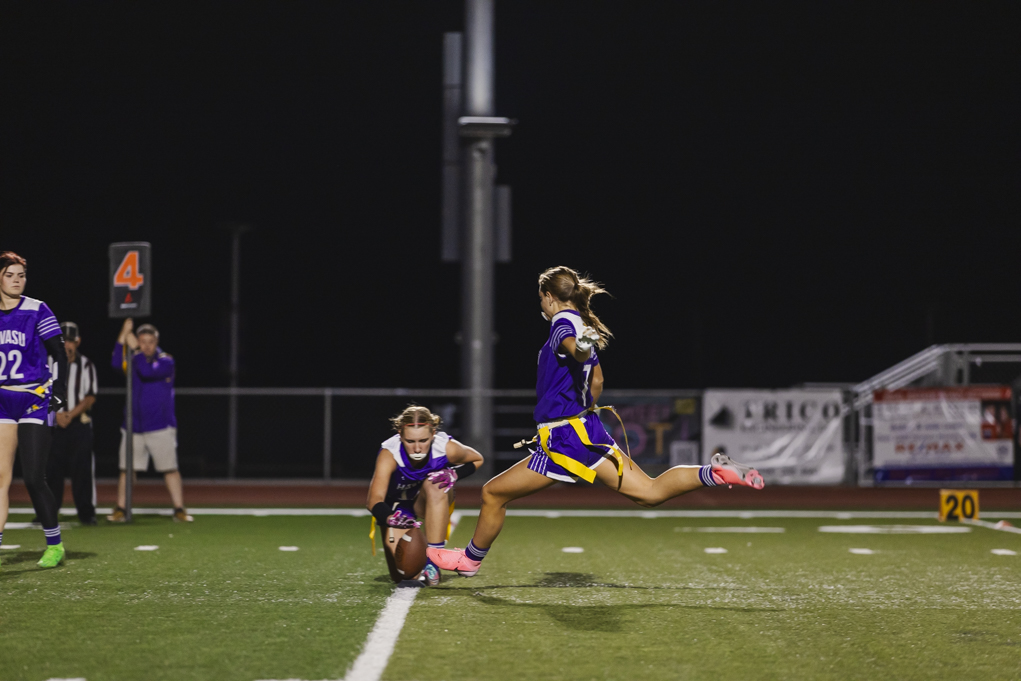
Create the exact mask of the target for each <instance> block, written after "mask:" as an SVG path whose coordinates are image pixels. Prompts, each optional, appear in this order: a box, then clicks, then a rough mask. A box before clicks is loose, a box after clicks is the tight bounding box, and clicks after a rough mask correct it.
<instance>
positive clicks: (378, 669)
mask: <svg viewBox="0 0 1021 681" xmlns="http://www.w3.org/2000/svg"><path fill="white" fill-rule="evenodd" d="M420 588H421V587H418V586H399V587H397V589H395V590H394V592H393V595H392V596H390V598H388V599H386V605H385V606H383V612H381V613H379V619H377V620H376V624H375V626H374V627H372V631H370V632H369V638H367V639H366V640H365V647H364V648H362V652H361V654H360V655H359V656H358V657H357V658H356V659H355V661H354V664H353V665H351V668H350V669H349V670H348V672H347V674H346V675H345V676H344V681H379V678H380V677H381V676H383V671H384V670H385V669H386V665H387V663H388V662H390V656H391V655H392V654H393V652H394V646H396V645H397V637H399V636H400V635H401V629H403V628H404V620H405V619H407V617H408V611H409V610H411V604H412V603H414V602H415V597H416V596H417V595H418V590H419V589H420Z"/></svg>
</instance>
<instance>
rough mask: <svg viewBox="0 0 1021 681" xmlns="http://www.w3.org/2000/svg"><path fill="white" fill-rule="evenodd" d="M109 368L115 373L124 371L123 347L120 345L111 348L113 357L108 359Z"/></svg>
mask: <svg viewBox="0 0 1021 681" xmlns="http://www.w3.org/2000/svg"><path fill="white" fill-rule="evenodd" d="M110 366H112V367H113V368H114V369H116V370H117V371H124V346H123V345H121V344H120V343H117V344H116V345H114V346H113V357H111V358H110Z"/></svg>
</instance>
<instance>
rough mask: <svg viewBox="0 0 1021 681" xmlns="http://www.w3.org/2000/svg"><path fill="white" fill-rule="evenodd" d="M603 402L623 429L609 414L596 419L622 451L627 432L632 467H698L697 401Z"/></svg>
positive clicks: (700, 424)
mask: <svg viewBox="0 0 1021 681" xmlns="http://www.w3.org/2000/svg"><path fill="white" fill-rule="evenodd" d="M602 402H604V403H607V404H612V405H613V406H614V408H615V409H616V410H617V413H618V414H620V417H621V420H622V421H623V422H624V427H623V428H622V427H621V424H620V422H619V421H617V418H616V417H615V416H614V415H613V414H612V413H610V412H609V411H600V412H598V413H599V418H600V419H602V421H603V425H605V426H606V430H607V431H609V433H610V434H611V435H612V436H613V439H614V440H616V441H617V444H618V445H620V446H621V448H623V447H624V430H625V429H627V441H628V445H629V446H630V447H631V456H632V457H634V460H635V463H637V464H640V465H642V466H664V467H666V466H678V465H682V464H688V465H698V464H699V435H700V431H701V427H702V420H701V416H700V414H699V400H698V398H697V397H660V398H654V397H642V398H623V397H622V398H614V399H606V400H602ZM654 472H655V471H654Z"/></svg>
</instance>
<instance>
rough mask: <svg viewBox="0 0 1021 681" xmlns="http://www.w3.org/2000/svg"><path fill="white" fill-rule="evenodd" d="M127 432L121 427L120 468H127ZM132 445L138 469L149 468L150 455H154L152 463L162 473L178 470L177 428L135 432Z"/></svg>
mask: <svg viewBox="0 0 1021 681" xmlns="http://www.w3.org/2000/svg"><path fill="white" fill-rule="evenodd" d="M126 436H127V433H126V432H124V429H123V428H121V451H120V468H121V470H122V471H123V470H127V466H126V465H125V463H124V460H125V458H126V455H125V453H124V443H125V441H126V440H127V437H126ZM132 440H133V445H132V450H133V451H132V452H131V458H132V459H133V461H134V464H135V470H136V471H144V470H146V469H148V468H149V457H150V456H151V457H152V464H153V466H154V467H155V468H156V470H157V471H159V472H160V473H170V472H171V471H176V470H177V428H164V429H163V430H152V431H149V432H148V433H135V434H134V438H133V439H132Z"/></svg>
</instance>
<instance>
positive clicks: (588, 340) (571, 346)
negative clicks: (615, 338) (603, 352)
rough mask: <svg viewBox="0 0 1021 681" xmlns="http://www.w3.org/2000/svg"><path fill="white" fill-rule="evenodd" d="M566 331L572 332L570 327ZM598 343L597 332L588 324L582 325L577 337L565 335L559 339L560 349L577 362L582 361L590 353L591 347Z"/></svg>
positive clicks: (586, 358)
mask: <svg viewBox="0 0 1021 681" xmlns="http://www.w3.org/2000/svg"><path fill="white" fill-rule="evenodd" d="M567 333H570V334H573V333H574V329H573V327H571V328H570V329H569V330H567ZM598 343H599V334H598V333H597V332H596V330H595V329H593V328H592V327H590V326H582V327H581V331H579V332H578V335H577V337H575V336H574V335H570V336H567V337H566V338H564V339H563V340H562V341H560V349H561V350H563V352H564V353H565V354H568V355H570V356H571V357H573V358H574V359H575V360H576V361H578V362H584V361H586V360H588V358H589V357H590V356H591V355H592V347H593V346H594V345H597V344H598Z"/></svg>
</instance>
